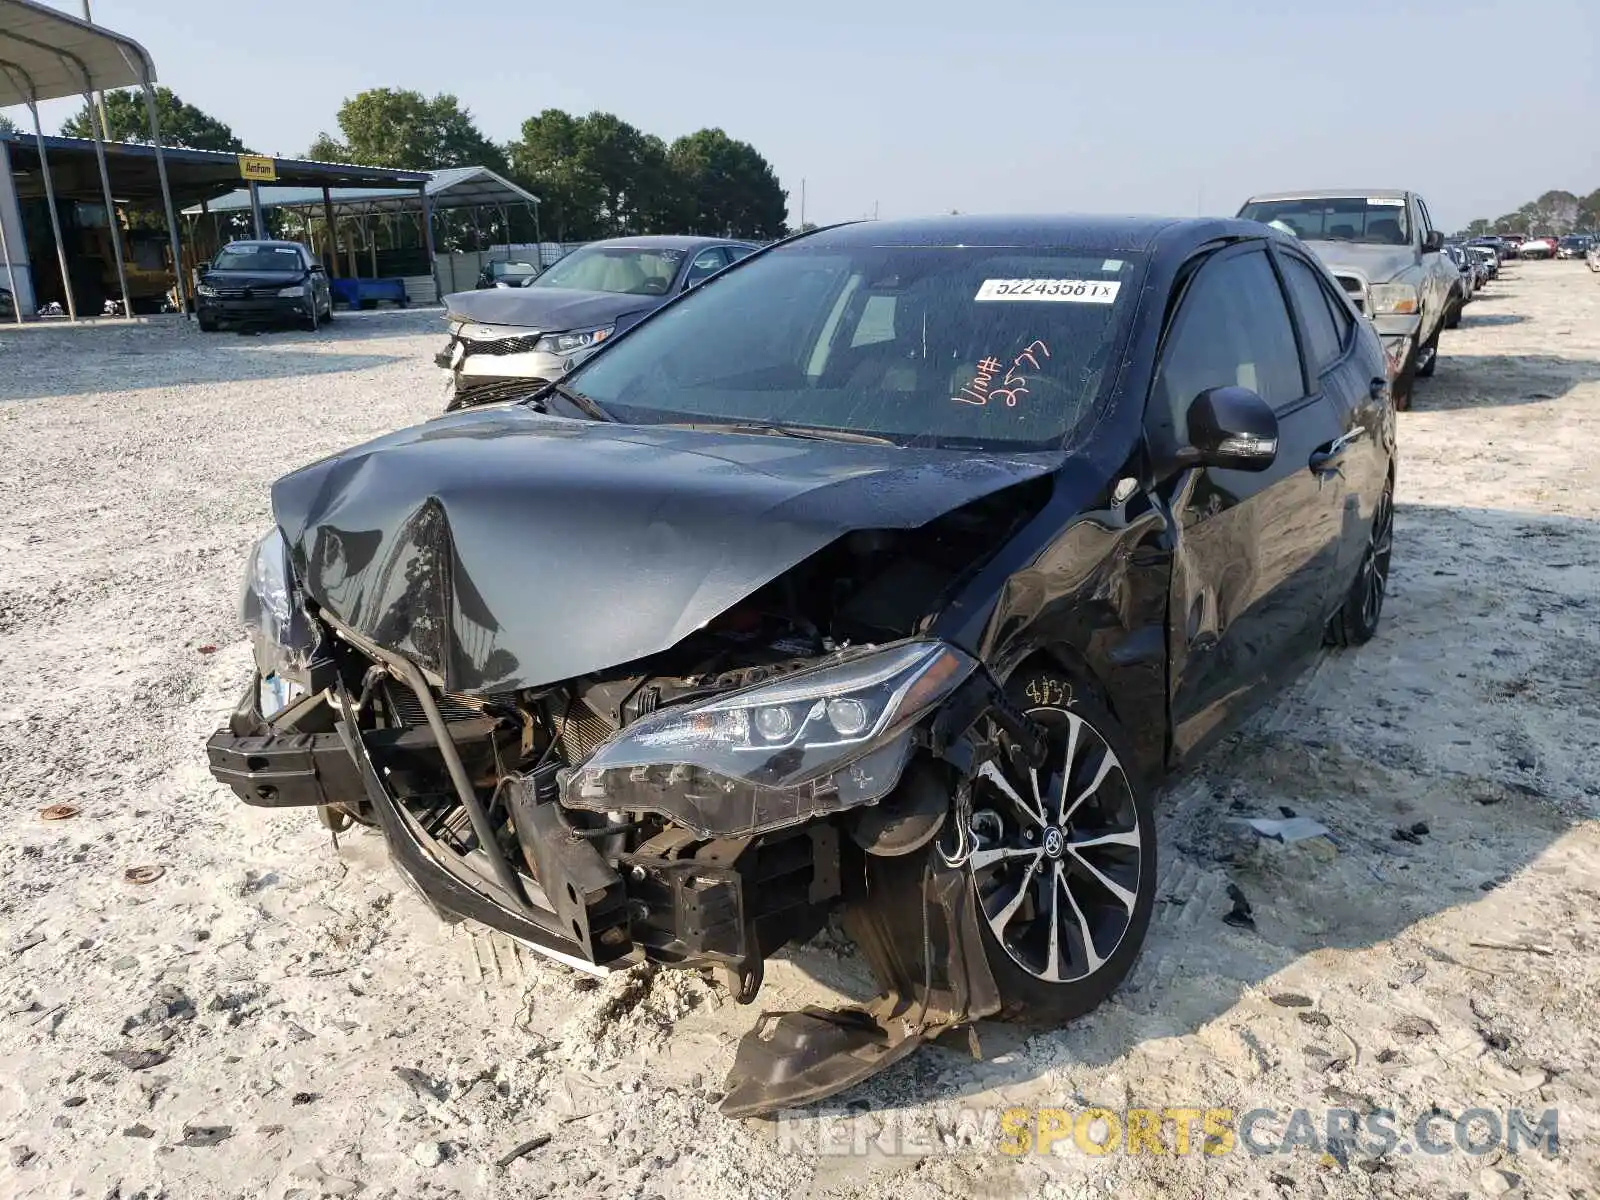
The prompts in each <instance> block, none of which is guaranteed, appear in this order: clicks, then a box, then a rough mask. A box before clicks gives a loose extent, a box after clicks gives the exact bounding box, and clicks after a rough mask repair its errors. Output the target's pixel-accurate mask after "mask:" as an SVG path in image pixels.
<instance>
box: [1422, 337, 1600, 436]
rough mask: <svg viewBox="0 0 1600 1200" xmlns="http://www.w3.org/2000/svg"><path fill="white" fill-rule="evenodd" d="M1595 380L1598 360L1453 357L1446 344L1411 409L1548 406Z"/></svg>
mask: <svg viewBox="0 0 1600 1200" xmlns="http://www.w3.org/2000/svg"><path fill="white" fill-rule="evenodd" d="M1596 381H1600V361H1596V360H1594V359H1587V358H1563V357H1561V356H1560V355H1554V354H1452V353H1451V352H1450V343H1449V341H1448V340H1446V342H1445V343H1444V346H1443V347H1442V348H1441V350H1440V352H1439V365H1438V367H1437V368H1436V373H1435V374H1434V376H1433V378H1432V379H1422V380H1419V381H1418V382H1417V386H1416V390H1415V391H1414V392H1412V395H1411V409H1412V411H1413V412H1443V411H1446V410H1449V409H1466V408H1511V407H1515V406H1516V405H1519V404H1544V403H1546V402H1548V401H1551V400H1560V399H1562V398H1564V397H1565V396H1566V395H1567V393H1569V392H1571V391H1572V390H1573V389H1574V388H1576V387H1579V386H1580V385H1582V384H1585V383H1594V382H1596ZM1402 419H1403V418H1402Z"/></svg>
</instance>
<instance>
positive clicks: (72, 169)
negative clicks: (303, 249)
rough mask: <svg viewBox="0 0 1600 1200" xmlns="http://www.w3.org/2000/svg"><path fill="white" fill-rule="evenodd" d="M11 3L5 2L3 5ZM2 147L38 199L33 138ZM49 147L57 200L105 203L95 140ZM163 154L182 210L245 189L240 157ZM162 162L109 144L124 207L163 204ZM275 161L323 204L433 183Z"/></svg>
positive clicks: (169, 150)
mask: <svg viewBox="0 0 1600 1200" xmlns="http://www.w3.org/2000/svg"><path fill="white" fill-rule="evenodd" d="M5 2H6V0H0V3H5ZM0 142H7V143H9V149H10V154H11V167H12V170H13V172H15V174H16V177H17V189H18V191H19V192H21V193H22V194H23V195H25V196H27V195H33V194H36V193H38V191H39V189H40V188H41V187H42V184H41V183H40V180H39V178H38V171H39V153H38V149H37V147H36V146H35V143H34V138H33V135H32V134H21V133H18V134H5V133H0ZM44 146H45V153H46V154H48V155H49V158H50V174H51V176H52V178H53V179H54V181H55V187H56V192H57V194H59V195H64V196H77V197H79V198H92V199H94V200H99V198H100V182H99V174H98V172H97V168H96V167H95V158H94V143H93V142H92V141H88V140H86V139H84V138H68V137H47V138H45V139H44ZM163 153H164V154H165V156H166V160H167V173H168V175H169V177H170V178H171V180H172V197H173V200H174V201H175V202H176V204H177V205H178V206H179V207H183V206H185V205H192V204H197V203H199V202H200V201H201V200H209V199H211V198H212V197H214V196H227V195H228V193H230V192H231V191H232V190H233V189H234V188H236V187H238V186H239V182H240V174H239V156H238V155H236V154H226V153H223V152H221V151H216V150H186V149H180V148H178V147H174V146H167V147H165V148H164V149H163ZM155 157H156V151H155V147H154V146H147V145H144V144H143V143H139V142H107V143H106V170H107V172H108V173H109V174H110V176H111V194H112V195H113V196H115V197H116V198H117V199H118V200H121V201H134V202H140V201H143V202H150V201H159V199H160V196H161V189H160V181H159V178H158V176H157V174H156V163H155ZM273 163H274V165H275V167H276V170H277V173H278V178H279V179H281V180H283V181H285V182H286V183H289V184H295V185H301V186H302V187H304V188H313V187H314V188H315V191H316V194H317V196H318V197H319V198H320V197H321V195H322V185H323V184H327V185H328V186H330V187H333V188H336V189H339V188H352V187H354V188H373V187H376V188H383V189H399V188H407V189H409V190H408V191H406V192H403V193H402V194H404V195H408V196H415V195H416V188H417V185H418V184H420V183H422V182H423V181H425V180H426V179H428V173H427V172H426V171H391V170H387V169H385V168H382V167H363V166H356V165H351V164H347V163H324V162H313V161H308V160H304V159H294V158H278V159H274V160H273ZM262 190H263V192H265V191H269V190H271V189H269V188H263V189H262ZM240 194H241V195H243V194H245V193H240ZM246 204H247V205H248V200H247V201H246Z"/></svg>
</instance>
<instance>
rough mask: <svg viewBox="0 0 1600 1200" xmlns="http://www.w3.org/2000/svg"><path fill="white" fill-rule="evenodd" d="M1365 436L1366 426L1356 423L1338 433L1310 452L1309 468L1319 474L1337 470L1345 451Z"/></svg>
mask: <svg viewBox="0 0 1600 1200" xmlns="http://www.w3.org/2000/svg"><path fill="white" fill-rule="evenodd" d="M1366 436H1367V430H1366V426H1364V425H1357V426H1356V427H1355V428H1354V429H1352V430H1350V431H1349V432H1347V433H1342V434H1340V435H1339V436H1338V437H1336V438H1334V439H1333V441H1331V442H1327V443H1324V444H1323V445H1321V446H1318V447H1317V448H1316V449H1315V450H1313V451H1312V452H1311V469H1312V470H1313V471H1315V472H1316V473H1317V474H1319V475H1326V474H1329V473H1331V472H1334V471H1337V470H1339V465H1340V463H1342V462H1343V461H1344V454H1345V451H1346V450H1348V449H1350V447H1351V446H1353V445H1354V444H1355V443H1356V442H1359V441H1360V440H1361V439H1362V438H1364V437H1366Z"/></svg>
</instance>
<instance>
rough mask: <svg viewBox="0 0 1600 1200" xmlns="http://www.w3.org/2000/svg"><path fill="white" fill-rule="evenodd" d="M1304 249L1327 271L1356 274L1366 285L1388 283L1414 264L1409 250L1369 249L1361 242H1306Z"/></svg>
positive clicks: (1414, 255)
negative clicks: (1342, 270)
mask: <svg viewBox="0 0 1600 1200" xmlns="http://www.w3.org/2000/svg"><path fill="white" fill-rule="evenodd" d="M1305 246H1306V249H1308V250H1310V251H1311V253H1313V254H1315V255H1316V256H1317V257H1318V258H1320V259H1321V260H1322V261H1323V262H1324V263H1326V264H1327V266H1328V269H1329V270H1330V271H1338V270H1340V269H1341V268H1343V269H1346V270H1353V271H1359V272H1360V273H1361V274H1362V275H1365V276H1366V277H1367V282H1368V283H1388V282H1389V280H1391V279H1393V278H1394V277H1395V276H1396V275H1398V274H1400V272H1401V271H1404V270H1405V269H1406V268H1407V267H1411V266H1415V265H1416V263H1417V255H1416V251H1414V250H1412V249H1411V248H1410V247H1409V246H1373V245H1365V244H1363V243H1361V242H1325V241H1322V240H1320V239H1308V240H1307V241H1306V243H1305Z"/></svg>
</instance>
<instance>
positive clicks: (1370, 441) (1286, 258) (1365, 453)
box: [1272, 245, 1392, 615]
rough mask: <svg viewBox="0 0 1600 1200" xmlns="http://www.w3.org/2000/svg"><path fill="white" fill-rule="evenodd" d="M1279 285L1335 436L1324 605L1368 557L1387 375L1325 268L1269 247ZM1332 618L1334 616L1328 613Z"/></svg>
mask: <svg viewBox="0 0 1600 1200" xmlns="http://www.w3.org/2000/svg"><path fill="white" fill-rule="evenodd" d="M1272 254H1273V257H1274V258H1275V259H1276V261H1277V263H1278V271H1279V274H1280V275H1281V276H1282V278H1283V282H1284V287H1285V290H1286V291H1287V292H1288V295H1289V300H1290V304H1291V307H1292V308H1293V309H1294V314H1295V325H1296V328H1297V329H1298V330H1299V331H1300V346H1301V352H1302V357H1303V358H1304V359H1305V364H1306V375H1307V378H1308V379H1309V380H1310V381H1311V385H1312V388H1313V390H1314V391H1315V392H1316V393H1317V394H1318V395H1319V396H1321V397H1322V398H1323V399H1324V400H1325V401H1326V402H1327V403H1328V404H1329V405H1330V406H1331V408H1332V410H1333V412H1334V414H1335V415H1336V417H1337V419H1338V421H1339V426H1340V432H1339V436H1338V437H1337V438H1336V439H1335V440H1334V441H1333V442H1331V443H1329V444H1328V445H1327V446H1324V447H1322V448H1321V451H1320V455H1321V456H1320V458H1319V459H1318V461H1319V463H1320V464H1321V465H1320V467H1319V479H1320V486H1321V487H1322V489H1323V490H1324V491H1327V492H1328V495H1327V496H1326V497H1325V498H1328V499H1331V498H1333V494H1334V493H1333V492H1332V491H1331V490H1330V489H1333V488H1335V487H1336V489H1337V496H1338V500H1339V504H1340V507H1341V512H1340V515H1339V521H1340V526H1341V531H1340V540H1339V554H1338V558H1337V560H1336V562H1335V566H1334V579H1333V580H1332V588H1331V591H1330V595H1329V604H1330V605H1331V606H1337V605H1338V603H1339V602H1340V599H1341V598H1342V596H1343V594H1344V593H1343V590H1342V588H1341V586H1340V584H1341V581H1344V582H1345V583H1348V582H1349V581H1351V580H1353V579H1354V578H1355V574H1356V570H1357V569H1358V568H1359V567H1360V565H1361V556H1362V554H1363V553H1364V552H1365V551H1366V546H1367V530H1368V527H1369V526H1370V525H1371V524H1372V515H1373V505H1374V504H1375V503H1376V500H1377V497H1378V495H1379V494H1380V493H1381V492H1382V490H1383V486H1384V484H1385V482H1386V481H1387V475H1388V466H1389V457H1388V452H1387V451H1386V450H1385V449H1384V441H1385V433H1384V431H1385V423H1386V420H1387V413H1388V411H1389V408H1390V405H1391V403H1392V400H1391V397H1390V391H1389V379H1388V372H1387V370H1386V369H1385V365H1384V363H1383V360H1382V358H1381V354H1382V351H1381V350H1379V352H1378V354H1379V357H1377V358H1375V357H1374V355H1373V348H1372V346H1371V344H1370V343H1369V342H1367V341H1365V340H1364V339H1363V338H1362V337H1361V336H1360V332H1361V326H1360V325H1359V323H1358V322H1357V319H1356V316H1355V314H1354V313H1353V312H1352V311H1351V309H1350V305H1349V304H1348V303H1347V302H1346V301H1345V299H1344V297H1343V296H1342V295H1340V294H1339V291H1338V285H1337V284H1335V283H1334V282H1333V281H1332V280H1331V279H1330V278H1329V277H1328V273H1327V271H1326V270H1325V269H1323V268H1322V267H1321V266H1320V265H1318V264H1317V263H1316V262H1315V261H1314V260H1312V259H1308V258H1306V257H1305V256H1304V255H1302V254H1300V253H1299V252H1298V251H1297V250H1294V249H1292V248H1290V247H1287V246H1283V245H1275V246H1274V247H1273V248H1272ZM1329 615H1331V609H1330V613H1329Z"/></svg>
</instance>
